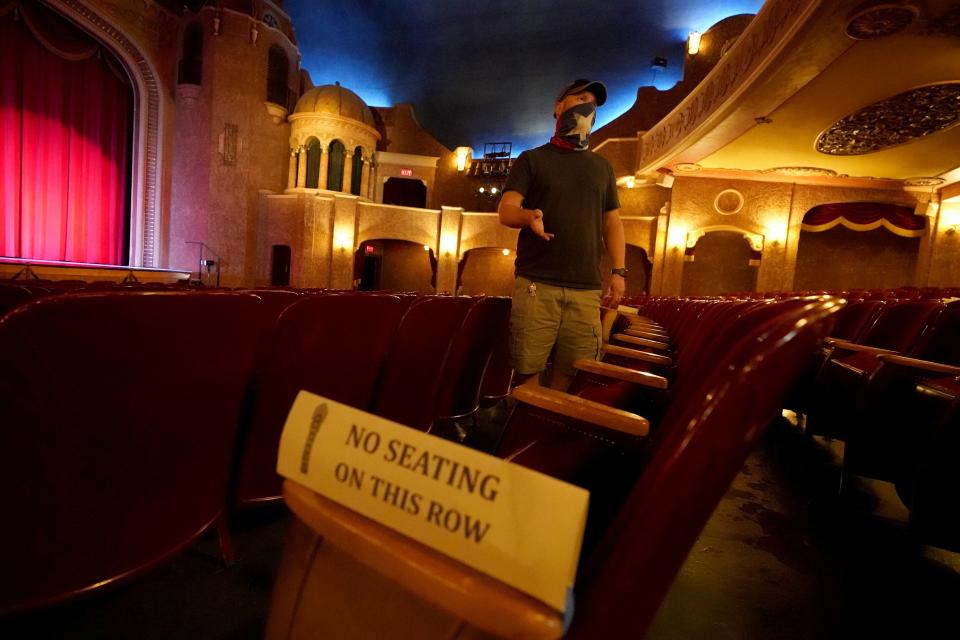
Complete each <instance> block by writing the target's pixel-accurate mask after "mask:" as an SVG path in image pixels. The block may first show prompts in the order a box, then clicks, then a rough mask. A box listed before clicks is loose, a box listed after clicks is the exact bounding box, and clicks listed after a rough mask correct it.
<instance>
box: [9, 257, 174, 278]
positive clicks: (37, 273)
mask: <svg viewBox="0 0 960 640" xmlns="http://www.w3.org/2000/svg"><path fill="white" fill-rule="evenodd" d="M37 279H40V280H83V281H85V282H143V283H147V282H161V283H174V282H180V281H183V280H189V279H190V272H189V271H185V270H182V269H147V268H144V267H128V266H117V265H108V264H90V263H84V262H58V261H54V260H25V259H22V258H0V280H5V281H10V280H13V281H14V282H17V281H19V282H24V283H29V282H30V281H32V280H37Z"/></svg>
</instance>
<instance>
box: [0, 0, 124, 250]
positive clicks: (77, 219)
mask: <svg viewBox="0 0 960 640" xmlns="http://www.w3.org/2000/svg"><path fill="white" fill-rule="evenodd" d="M0 61H2V62H0V256H6V257H15V258H28V259H36V260H66V261H72V262H91V263H100V264H126V262H127V260H126V255H125V242H124V239H125V235H126V231H125V225H126V220H127V209H128V201H129V197H128V182H129V177H128V165H129V153H130V139H131V133H130V127H131V121H132V113H133V96H132V91H131V88H130V85H129V82H128V81H127V79H126V77H125V76H124V75H123V72H122V70H121V69H120V67H119V64H118V63H117V61H116V60H115V59H113V57H112V55H111V54H110V53H109V52H106V51H104V50H103V48H102V47H101V46H100V45H99V44H98V43H96V42H95V41H94V40H93V39H91V38H90V37H89V36H87V35H86V34H84V33H83V32H82V31H81V30H80V29H79V28H77V27H75V26H74V25H72V24H71V23H69V22H68V21H66V20H65V19H63V18H61V17H60V16H58V15H56V14H55V13H53V12H52V11H51V10H50V9H48V8H46V7H44V6H43V5H41V4H39V3H36V2H3V0H0Z"/></svg>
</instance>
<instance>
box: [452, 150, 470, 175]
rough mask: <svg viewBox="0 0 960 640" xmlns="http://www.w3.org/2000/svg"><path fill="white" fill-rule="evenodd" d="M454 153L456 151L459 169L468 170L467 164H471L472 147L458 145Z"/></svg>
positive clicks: (460, 170) (461, 170)
mask: <svg viewBox="0 0 960 640" xmlns="http://www.w3.org/2000/svg"><path fill="white" fill-rule="evenodd" d="M454 153H456V156H457V171H459V172H463V171H466V169H467V165H468V164H470V156H471V155H472V149H470V147H457V148H456V149H455V150H454Z"/></svg>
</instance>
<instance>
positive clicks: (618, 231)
mask: <svg viewBox="0 0 960 640" xmlns="http://www.w3.org/2000/svg"><path fill="white" fill-rule="evenodd" d="M603 244H604V246H606V248H607V254H608V255H609V256H610V264H612V265H613V268H614V269H622V268H623V267H626V266H627V265H626V263H627V258H626V254H627V249H626V243H625V241H624V236H623V222H622V221H621V220H620V209H612V210H610V211H607V212H606V213H604V214H603ZM626 289H627V281H626V280H625V279H624V278H623V276H619V275H617V274H612V275H611V276H610V287H609V289H607V291H606V292H605V294H604V299H603V304H604V306H605V307H616V306H617V305H618V304H620V300H621V298H623V293H624V292H625V291H626Z"/></svg>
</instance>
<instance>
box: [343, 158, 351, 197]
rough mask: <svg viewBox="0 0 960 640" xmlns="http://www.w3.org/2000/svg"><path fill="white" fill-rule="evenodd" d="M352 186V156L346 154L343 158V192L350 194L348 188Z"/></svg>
mask: <svg viewBox="0 0 960 640" xmlns="http://www.w3.org/2000/svg"><path fill="white" fill-rule="evenodd" d="M352 184H353V154H352V153H347V154H346V155H344V156H343V192H344V193H350V187H351V186H352Z"/></svg>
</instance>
